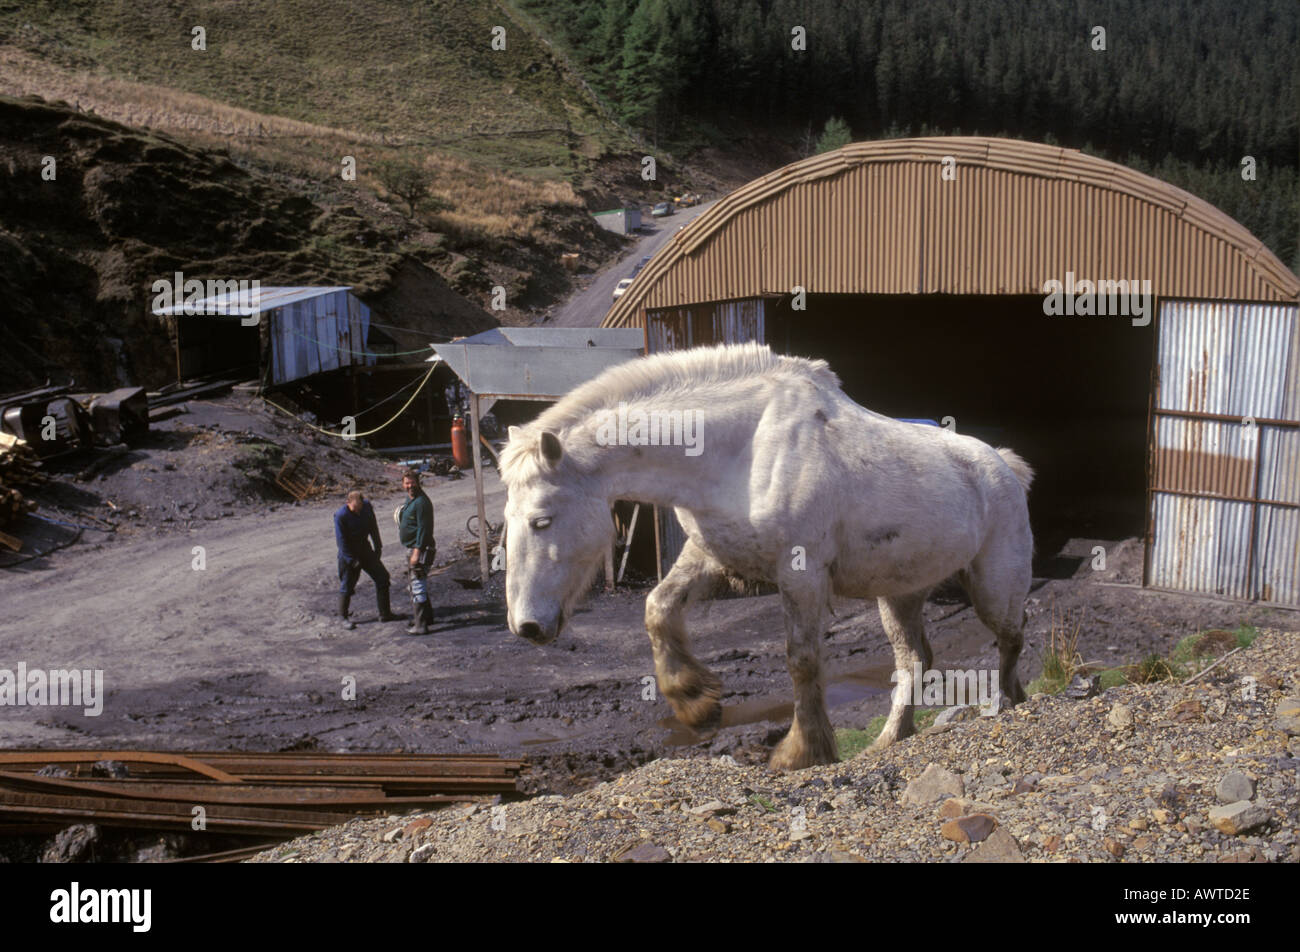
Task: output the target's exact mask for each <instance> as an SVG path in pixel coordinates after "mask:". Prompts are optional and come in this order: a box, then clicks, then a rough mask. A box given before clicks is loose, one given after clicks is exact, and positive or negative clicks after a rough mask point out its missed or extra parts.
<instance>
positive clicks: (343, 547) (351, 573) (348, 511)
mask: <svg viewBox="0 0 1300 952" xmlns="http://www.w3.org/2000/svg"><path fill="white" fill-rule="evenodd" d="M371 539H374V541H375V547H374V548H373V549H371V548H370V540H371ZM334 541H335V542H336V543H337V544H338V548H339V615H340V617H342V619H343V624H344V627H346V628H347V629H348V630H349V631H351V630H352V629H353V628H355V627H356V625H355V624H354V623H353V622H352V620H351V619H350V618H349V617H348V608H349V607H350V604H351V602H352V593H353V592H355V591H356V588H357V579H359V578H360V577H361V570H362V569H365V570H366V574H367V575H369V576H370V577H371V578H372V579H373V580H374V582H375V599H376V601H377V602H378V604H379V620H380V621H393V620H394V618H395V616H394V615H393V613H392V612H391V611H390V610H389V608H388V586H389V578H388V571H387V570H386V569H385V568H384V563H383V562H381V561H380V558H379V557H380V555H381V554H382V553H383V551H384V543H383V540H382V539H380V538H379V523H377V522H376V521H375V510H374V509H373V508H372V507H371V505H370V503H369V502H367V501H366V498H365V497H364V496H363V495H362V494H361V490H359V489H354V490H352V492H350V493H348V501H347V503H346V504H345V505H343V506H340V507H339V510H338V512H336V513H334Z"/></svg>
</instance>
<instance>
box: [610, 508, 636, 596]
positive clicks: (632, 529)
mask: <svg viewBox="0 0 1300 952" xmlns="http://www.w3.org/2000/svg"><path fill="white" fill-rule="evenodd" d="M640 514H641V504H640V503H637V504H636V506H634V507H633V509H632V524H631V525H630V526H628V529H627V542H625V543H623V561H622V563H621V564H620V565H619V567H618V576H617V577H616V578H615V579H614V581H615V582H621V581H623V573H624V572H626V571H627V557H628V554H629V553H630V552H631V551H632V537H633V536H634V535H636V517H637V516H639V515H640Z"/></svg>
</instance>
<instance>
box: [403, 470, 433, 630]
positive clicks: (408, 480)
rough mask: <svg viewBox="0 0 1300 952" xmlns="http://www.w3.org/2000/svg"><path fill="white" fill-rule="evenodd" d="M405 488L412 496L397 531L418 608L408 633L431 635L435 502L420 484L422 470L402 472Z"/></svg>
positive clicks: (415, 607)
mask: <svg viewBox="0 0 1300 952" xmlns="http://www.w3.org/2000/svg"><path fill="white" fill-rule="evenodd" d="M402 488H403V489H405V490H406V495H407V497H408V498H407V500H406V503H405V504H404V505H403V506H402V508H401V509H400V510H398V513H397V531H398V538H399V539H400V540H401V542H402V545H404V546H406V548H407V551H408V556H407V560H406V574H407V576H408V578H409V579H410V583H411V606H412V607H413V608H414V610H415V615H414V617H413V618H412V619H411V627H410V628H407V629H406V633H407V634H408V635H427V634H428V633H429V626H430V625H432V624H433V606H432V605H430V604H429V589H428V585H427V584H426V581H425V580H426V578H427V577H428V574H429V565H430V563H432V562H433V554H434V551H435V545H434V541H433V503H432V502H430V501H429V497H428V496H426V495H425V494H424V490H423V489H421V488H420V474H419V473H418V472H416V471H415V470H414V469H408V470H407V471H406V472H405V473H404V474H403V475H402Z"/></svg>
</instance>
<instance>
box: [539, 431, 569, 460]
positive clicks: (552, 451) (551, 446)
mask: <svg viewBox="0 0 1300 952" xmlns="http://www.w3.org/2000/svg"><path fill="white" fill-rule="evenodd" d="M541 450H542V459H543V460H545V461H546V464H547V465H548V466H550V467H551V468H552V469H554V468H555V467H556V466H559V465H560V457H561V456H563V455H564V448H563V447H562V446H560V438H559V437H558V436H556V435H555V434H554V433H552V432H551V431H550V430H543V431H542V442H541Z"/></svg>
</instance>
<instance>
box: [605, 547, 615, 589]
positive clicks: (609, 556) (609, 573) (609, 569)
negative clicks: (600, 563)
mask: <svg viewBox="0 0 1300 952" xmlns="http://www.w3.org/2000/svg"><path fill="white" fill-rule="evenodd" d="M605 591H607V592H612V591H614V547H613V546H612V545H611V546H610V547H609V548H608V549H606V550H605Z"/></svg>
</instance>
